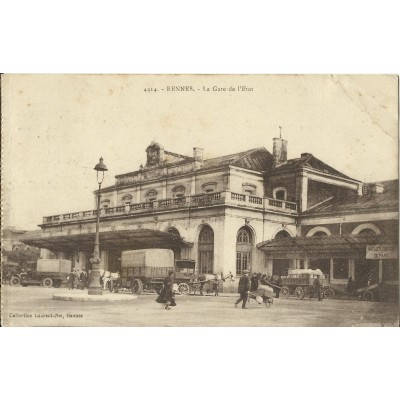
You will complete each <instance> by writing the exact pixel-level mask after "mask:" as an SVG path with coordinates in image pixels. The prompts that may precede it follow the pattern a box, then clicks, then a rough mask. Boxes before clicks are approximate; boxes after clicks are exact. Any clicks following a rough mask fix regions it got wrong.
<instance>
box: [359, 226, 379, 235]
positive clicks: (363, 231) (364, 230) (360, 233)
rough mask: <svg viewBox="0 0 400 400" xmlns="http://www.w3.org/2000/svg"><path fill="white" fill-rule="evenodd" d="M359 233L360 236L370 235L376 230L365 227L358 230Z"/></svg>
mask: <svg viewBox="0 0 400 400" xmlns="http://www.w3.org/2000/svg"><path fill="white" fill-rule="evenodd" d="M358 234H359V235H361V236H371V235H374V236H375V235H376V232H375V231H374V230H373V229H370V228H367V229H363V230H362V231H360V232H358Z"/></svg>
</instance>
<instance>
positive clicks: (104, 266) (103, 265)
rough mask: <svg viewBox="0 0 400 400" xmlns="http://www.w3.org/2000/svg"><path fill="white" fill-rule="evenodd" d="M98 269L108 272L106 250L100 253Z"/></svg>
mask: <svg viewBox="0 0 400 400" xmlns="http://www.w3.org/2000/svg"><path fill="white" fill-rule="evenodd" d="M100 260H101V264H100V269H104V270H106V271H107V270H108V250H102V251H101V252H100Z"/></svg>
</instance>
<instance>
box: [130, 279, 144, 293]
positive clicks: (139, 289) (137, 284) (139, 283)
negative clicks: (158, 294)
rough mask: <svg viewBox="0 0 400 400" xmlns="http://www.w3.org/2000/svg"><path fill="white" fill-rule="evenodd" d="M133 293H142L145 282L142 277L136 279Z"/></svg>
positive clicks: (133, 282)
mask: <svg viewBox="0 0 400 400" xmlns="http://www.w3.org/2000/svg"><path fill="white" fill-rule="evenodd" d="M131 290H132V293H134V294H140V293H141V292H142V290H143V283H142V281H141V280H140V279H134V280H133V281H132V286H131Z"/></svg>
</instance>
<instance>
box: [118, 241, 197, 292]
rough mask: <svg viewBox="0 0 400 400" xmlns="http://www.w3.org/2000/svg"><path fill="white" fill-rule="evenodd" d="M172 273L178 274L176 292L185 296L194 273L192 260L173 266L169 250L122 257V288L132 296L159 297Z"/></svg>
mask: <svg viewBox="0 0 400 400" xmlns="http://www.w3.org/2000/svg"><path fill="white" fill-rule="evenodd" d="M169 271H175V274H174V280H175V288H174V289H175V290H177V291H179V292H186V291H188V290H189V283H190V280H191V277H192V275H193V271H194V261H193V260H179V261H177V262H176V265H175V263H174V253H173V251H172V250H169V249H146V250H131V251H124V252H123V253H122V256H121V286H122V288H128V289H130V290H131V291H132V293H135V294H140V293H141V292H142V291H144V290H145V291H150V292H157V293H159V292H160V291H161V289H162V286H163V281H164V279H165V278H166V277H167V276H168V272H169Z"/></svg>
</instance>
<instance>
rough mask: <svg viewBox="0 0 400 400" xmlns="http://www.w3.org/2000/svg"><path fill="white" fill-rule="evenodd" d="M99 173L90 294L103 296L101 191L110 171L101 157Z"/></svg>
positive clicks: (97, 171)
mask: <svg viewBox="0 0 400 400" xmlns="http://www.w3.org/2000/svg"><path fill="white" fill-rule="evenodd" d="M94 169H95V170H96V173H97V184H98V185H99V190H98V192H97V220H96V238H95V240H94V250H93V256H92V258H91V259H90V263H91V264H92V270H91V271H90V283H89V287H88V294H95V295H102V294H103V290H102V289H101V286H100V271H99V266H100V262H101V260H100V233H99V226H100V197H101V194H100V190H101V184H102V183H103V180H104V172H105V171H108V169H107V167H106V166H105V164H104V163H103V157H100V160H99V163H98V164H96V166H95V167H94Z"/></svg>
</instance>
